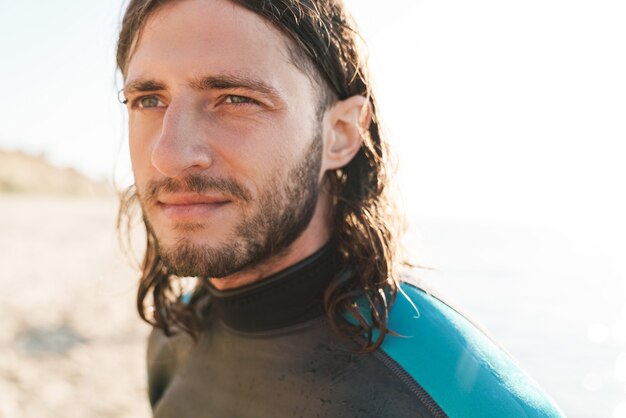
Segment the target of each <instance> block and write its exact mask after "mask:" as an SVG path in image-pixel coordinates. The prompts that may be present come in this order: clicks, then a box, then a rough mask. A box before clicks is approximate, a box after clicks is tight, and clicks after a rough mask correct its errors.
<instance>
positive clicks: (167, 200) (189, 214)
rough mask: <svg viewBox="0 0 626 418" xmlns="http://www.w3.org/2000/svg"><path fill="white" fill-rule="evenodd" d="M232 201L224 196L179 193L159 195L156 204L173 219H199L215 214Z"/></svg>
mask: <svg viewBox="0 0 626 418" xmlns="http://www.w3.org/2000/svg"><path fill="white" fill-rule="evenodd" d="M229 203H231V201H230V200H229V199H228V198H226V197H223V196H215V195H201V194H197V193H177V194H167V195H162V196H159V199H158V200H157V204H156V206H157V207H158V208H159V209H160V210H161V211H162V213H163V214H164V215H165V216H167V217H168V218H170V219H172V220H177V221H185V220H187V221H198V220H199V219H200V218H206V217H208V216H211V215H213V214H215V212H216V211H218V210H220V209H222V208H223V207H225V206H227V205H228V204H229Z"/></svg>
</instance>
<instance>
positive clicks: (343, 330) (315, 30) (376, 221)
mask: <svg viewBox="0 0 626 418" xmlns="http://www.w3.org/2000/svg"><path fill="white" fill-rule="evenodd" d="M172 1H175V0H131V1H130V3H129V5H128V7H127V9H126V12H125V15H124V18H123V21H122V27H121V30H120V34H119V40H118V45H117V65H118V68H119V70H120V71H121V72H122V74H123V75H125V74H126V69H127V65H128V62H129V61H130V59H131V57H132V53H133V48H134V44H135V43H136V42H137V39H138V38H139V37H140V36H141V31H142V29H143V27H144V25H145V23H146V21H147V20H148V18H149V17H150V16H151V15H152V14H153V13H154V12H155V11H156V10H157V9H158V8H160V7H161V6H163V5H164V4H167V3H170V2H172ZM230 1H232V2H233V3H235V4H238V5H240V6H242V7H244V8H246V9H248V10H251V11H252V12H254V13H256V14H257V15H259V16H261V17H262V18H264V19H266V20H267V21H269V22H270V23H271V24H272V25H273V26H274V27H275V28H277V29H278V30H279V31H281V32H282V33H283V34H285V35H287V36H288V37H289V38H291V39H292V40H293V48H292V49H293V50H292V51H290V53H291V55H292V57H291V58H292V60H293V61H294V64H295V65H296V66H297V67H298V68H300V69H302V70H303V71H305V73H306V74H307V75H308V76H309V77H311V78H312V80H314V81H316V82H317V83H318V84H320V87H321V88H322V89H323V90H325V91H326V92H327V93H328V94H326V95H325V96H326V100H325V103H324V106H326V108H327V107H328V106H329V105H331V104H332V103H334V102H335V101H336V100H342V99H346V98H348V97H351V96H354V95H362V96H365V97H366V98H367V99H368V100H369V105H370V107H371V115H372V121H371V123H370V125H369V128H368V129H367V131H366V132H362V135H363V145H362V146H361V148H360V150H359V151H358V153H357V154H356V156H355V157H354V159H353V160H352V161H351V162H350V163H349V164H347V165H346V166H344V167H342V168H340V169H337V170H334V171H332V172H328V173H327V174H326V186H327V187H329V192H330V193H331V196H333V202H334V217H333V225H332V234H333V239H334V241H335V242H336V245H337V247H338V251H339V254H340V257H341V259H342V265H343V266H344V268H343V269H342V270H341V271H340V272H339V273H338V274H337V275H336V277H334V278H333V279H332V280H331V281H330V283H329V285H328V287H327V289H326V291H325V295H324V306H325V310H326V314H327V316H328V319H329V321H330V324H331V326H332V328H333V329H334V331H335V332H336V333H338V334H339V335H340V336H343V337H346V338H348V339H352V340H354V341H356V342H357V343H358V344H359V347H360V349H359V350H358V351H361V352H370V351H374V350H376V349H377V348H378V347H379V346H380V344H382V341H383V339H384V338H385V335H386V334H387V333H389V332H391V331H390V330H389V329H388V327H387V322H388V314H389V310H390V308H391V305H392V304H393V302H394V300H395V297H396V294H397V291H398V282H397V279H396V271H395V268H396V267H397V264H398V263H397V261H396V253H397V240H398V237H399V234H400V233H401V232H402V231H403V229H404V222H403V218H402V217H401V216H400V214H399V212H398V209H397V206H395V205H394V204H393V203H394V200H393V199H392V198H391V195H392V193H390V188H389V175H390V158H389V150H388V144H387V142H386V141H385V140H384V138H383V134H382V132H381V127H380V121H379V118H378V112H377V109H378V108H377V106H376V100H375V97H374V94H373V92H372V85H371V80H370V76H369V74H368V71H367V64H366V59H365V56H364V49H363V46H362V42H361V38H360V37H359V34H358V31H357V29H356V26H355V24H354V22H353V20H352V18H351V17H350V16H349V14H348V13H347V11H346V10H345V7H344V5H343V3H342V1H341V0H230ZM120 196H121V203H120V210H119V216H118V230H119V232H120V237H122V236H123V235H124V234H126V236H127V237H128V239H130V229H131V226H132V223H133V222H132V219H133V213H135V214H136V213H137V211H136V208H137V206H138V205H137V203H138V202H137V200H138V199H137V194H136V190H135V189H134V187H131V188H129V189H128V190H126V191H125V192H122V193H121V194H120ZM143 223H144V225H145V226H146V232H147V242H146V252H145V255H144V257H143V262H142V264H141V270H142V275H141V279H140V282H139V289H138V292H137V309H138V311H139V314H140V316H141V317H142V318H143V319H144V320H145V321H147V322H149V323H150V324H152V325H153V326H155V327H158V328H161V329H163V331H164V332H165V333H166V334H167V335H170V334H171V333H173V332H175V331H177V330H182V331H185V332H187V333H189V334H190V335H191V336H192V337H194V338H195V337H196V336H197V334H198V332H199V323H200V318H199V313H198V309H197V306H196V305H197V304H198V302H199V301H200V300H201V299H202V296H203V295H204V294H205V293H206V290H205V289H203V285H202V283H203V280H198V281H197V282H196V283H195V285H194V288H193V292H191V295H192V296H191V298H190V299H188V298H184V297H182V293H183V290H181V287H180V283H179V282H180V278H178V277H175V276H173V275H171V274H169V273H168V272H167V269H166V268H165V266H164V265H163V263H162V260H161V257H160V255H159V251H158V242H157V239H156V237H155V235H154V233H153V232H152V231H151V230H150V228H148V224H147V222H145V219H144V222H143ZM122 241H123V242H126V241H124V240H122ZM128 242H130V241H128ZM350 317H351V319H348V318H350ZM375 330H377V331H378V332H374V331H375Z"/></svg>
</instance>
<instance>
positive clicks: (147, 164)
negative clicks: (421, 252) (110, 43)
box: [125, 0, 327, 277]
mask: <svg viewBox="0 0 626 418" xmlns="http://www.w3.org/2000/svg"><path fill="white" fill-rule="evenodd" d="M288 42H289V41H288V40H287V38H286V37H285V36H284V35H282V34H280V33H279V32H278V31H276V30H275V29H273V28H272V27H270V26H269V25H268V24H267V23H266V22H265V21H263V20H262V19H261V18H260V17H258V16H256V15H255V14H253V13H252V12H250V11H247V10H246V9H243V8H241V7H239V6H236V5H234V4H233V3H230V2H228V1H226V0H185V1H180V2H172V3H171V4H168V5H166V6H163V7H162V8H161V9H159V10H158V11H157V12H156V13H155V14H154V15H153V16H151V18H150V19H149V20H148V22H147V24H146V26H145V28H144V30H143V32H142V33H141V36H140V38H139V40H138V42H137V45H136V46H135V49H134V53H133V55H132V57H131V60H130V62H129V65H128V68H127V72H126V86H125V95H126V97H127V99H128V100H129V135H130V152H131V159H132V164H133V171H134V174H135V181H136V185H137V190H138V193H139V197H140V200H141V203H142V209H143V212H144V219H145V220H146V222H147V224H148V227H149V228H150V229H152V231H153V232H154V234H155V236H156V238H157V241H158V248H159V253H160V254H161V255H162V257H163V259H164V261H165V263H166V265H167V266H168V267H169V268H170V269H171V271H172V272H173V273H175V274H178V275H180V276H208V277H223V276H228V275H231V274H233V273H235V272H237V271H239V270H241V269H243V268H247V267H251V266H254V265H255V264H258V263H259V262H262V261H264V260H266V259H268V258H269V257H270V256H272V255H277V254H281V253H285V252H288V250H289V249H290V248H291V247H293V245H294V242H295V243H296V244H298V243H300V244H299V245H304V246H306V245H310V244H311V242H315V241H320V240H325V239H326V238H327V230H326V229H327V228H322V227H320V225H325V224H324V222H325V221H323V220H322V218H324V219H325V215H323V214H322V213H320V212H323V211H321V210H320V205H321V203H320V202H319V200H318V184H319V182H320V179H321V174H322V173H321V158H322V138H321V136H322V133H321V123H320V117H319V116H320V115H318V114H317V103H318V98H317V95H316V94H315V93H314V90H313V87H312V85H311V82H310V81H309V79H308V77H307V76H306V75H305V74H304V73H302V72H301V71H300V70H298V69H297V68H296V67H295V66H294V65H293V64H292V63H291V62H290V60H289V53H288ZM303 243H304V244H303ZM307 243H308V244H307ZM322 243H323V242H322ZM318 244H319V243H317V244H315V245H318ZM291 249H292V248H291ZM303 251H306V248H304V249H303Z"/></svg>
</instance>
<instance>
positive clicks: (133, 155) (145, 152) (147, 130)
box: [128, 118, 156, 182]
mask: <svg viewBox="0 0 626 418" xmlns="http://www.w3.org/2000/svg"><path fill="white" fill-rule="evenodd" d="M155 135H156V129H155V127H153V126H147V125H145V124H141V125H139V124H137V123H133V119H132V118H131V119H130V120H129V126H128V148H129V152H130V160H131V165H132V167H133V173H134V174H135V180H136V181H137V182H141V180H142V178H143V177H144V176H143V174H144V173H145V172H146V171H148V170H149V167H150V165H151V160H150V154H151V152H150V150H151V149H152V141H153V138H155Z"/></svg>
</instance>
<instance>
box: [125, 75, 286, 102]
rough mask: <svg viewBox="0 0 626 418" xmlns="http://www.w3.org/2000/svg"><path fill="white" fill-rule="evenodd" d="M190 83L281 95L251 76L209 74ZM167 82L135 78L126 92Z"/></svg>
mask: <svg viewBox="0 0 626 418" xmlns="http://www.w3.org/2000/svg"><path fill="white" fill-rule="evenodd" d="M189 85H190V86H191V87H192V88H193V89H195V90H201V91H204V90H227V89H246V90H253V91H257V92H259V93H262V94H267V95H270V96H275V97H280V94H279V93H278V91H277V90H276V89H275V88H274V87H272V86H270V85H268V84H266V83H264V82H263V81H261V80H257V79H254V78H250V77H243V76H235V75H220V76H207V77H200V78H196V79H193V80H192V81H191V82H190V83H189ZM166 87H167V86H166V84H165V83H162V82H160V81H157V80H141V79H140V80H134V81H131V82H129V83H128V84H126V86H125V87H124V94H132V93H137V92H150V91H160V90H165V89H166Z"/></svg>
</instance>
